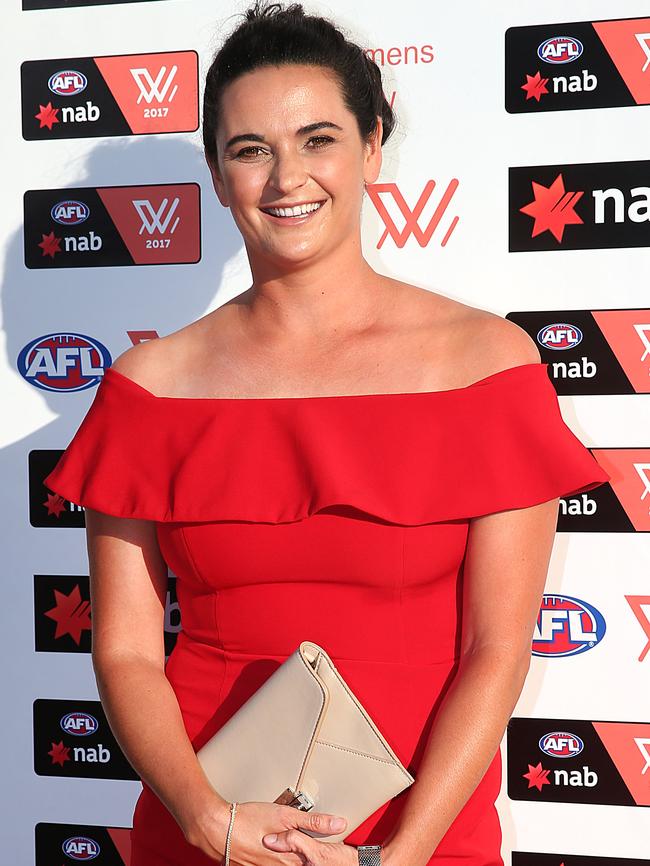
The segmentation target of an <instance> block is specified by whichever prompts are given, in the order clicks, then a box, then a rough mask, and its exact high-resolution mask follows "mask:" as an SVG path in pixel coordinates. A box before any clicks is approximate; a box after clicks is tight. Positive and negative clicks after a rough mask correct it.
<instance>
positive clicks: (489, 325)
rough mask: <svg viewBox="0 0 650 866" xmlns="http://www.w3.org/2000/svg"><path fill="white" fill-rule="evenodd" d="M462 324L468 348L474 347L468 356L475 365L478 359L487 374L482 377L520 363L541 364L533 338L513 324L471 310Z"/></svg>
mask: <svg viewBox="0 0 650 866" xmlns="http://www.w3.org/2000/svg"><path fill="white" fill-rule="evenodd" d="M471 310H472V312H471V313H470V314H468V316H467V320H466V322H465V327H466V328H467V332H466V333H467V338H468V345H472V344H475V347H476V348H475V349H474V350H473V351H472V356H473V357H474V358H475V359H476V363H477V364H479V358H482V359H483V360H482V361H480V363H481V364H482V365H484V366H485V369H486V370H487V372H484V373H483V375H485V376H489V375H491V374H492V373H499V372H501V370H504V369H507V368H509V367H516V366H518V365H520V364H538V363H540V361H541V356H540V353H539V349H538V348H537V345H536V344H535V341H534V340H533V338H532V337H531V336H530V335H529V334H528V333H527V332H526V331H524V329H523V328H521V327H520V326H519V325H517V324H516V323H515V322H512V321H510V319H505V318H504V317H503V316H499V315H498V314H496V313H492V312H490V311H489V310H482V309H479V308H476V307H474V308H471Z"/></svg>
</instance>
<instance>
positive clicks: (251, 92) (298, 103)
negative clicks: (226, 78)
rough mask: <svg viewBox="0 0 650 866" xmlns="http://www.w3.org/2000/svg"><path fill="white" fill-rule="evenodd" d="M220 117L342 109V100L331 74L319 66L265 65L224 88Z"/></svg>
mask: <svg viewBox="0 0 650 866" xmlns="http://www.w3.org/2000/svg"><path fill="white" fill-rule="evenodd" d="M221 107H222V112H223V117H224V119H226V115H228V116H229V117H233V118H235V117H247V116H250V115H257V116H259V115H260V114H261V115H267V114H275V113H276V112H277V111H278V110H282V111H285V112H292V113H294V112H301V111H305V110H313V109H314V108H318V109H319V110H320V111H319V113H322V111H323V110H324V109H326V108H329V109H330V110H339V111H340V110H341V109H342V108H343V107H344V106H343V97H342V94H341V90H340V87H339V84H338V82H337V80H336V78H335V76H334V74H333V73H332V72H331V70H328V69H325V68H323V67H321V66H303V65H286V66H279V67H278V66H265V67H260V68H258V69H254V70H252V71H251V72H246V73H245V74H244V75H241V76H239V77H238V78H236V79H235V80H234V81H232V82H231V83H230V84H229V85H228V87H226V88H225V90H224V92H223V96H222V104H221Z"/></svg>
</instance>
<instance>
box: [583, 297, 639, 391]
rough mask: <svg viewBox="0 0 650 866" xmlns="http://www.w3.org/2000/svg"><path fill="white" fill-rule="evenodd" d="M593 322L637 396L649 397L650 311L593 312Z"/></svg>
mask: <svg viewBox="0 0 650 866" xmlns="http://www.w3.org/2000/svg"><path fill="white" fill-rule="evenodd" d="M592 315H593V317H594V320H595V322H596V324H597V325H598V327H599V328H600V330H601V331H602V332H603V335H604V337H605V339H606V340H607V342H608V343H609V344H610V346H611V347H612V351H613V352H614V354H615V355H616V360H617V361H618V362H619V364H620V365H621V367H622V368H623V370H624V372H625V375H626V376H627V378H628V379H629V380H630V382H631V383H632V386H633V387H634V390H635V391H636V392H637V394H650V310H594V311H593V312H592Z"/></svg>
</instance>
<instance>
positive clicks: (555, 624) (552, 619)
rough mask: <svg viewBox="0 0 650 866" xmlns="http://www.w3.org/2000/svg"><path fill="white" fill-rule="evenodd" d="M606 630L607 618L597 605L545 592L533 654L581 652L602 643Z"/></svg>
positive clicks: (564, 654) (534, 637)
mask: <svg viewBox="0 0 650 866" xmlns="http://www.w3.org/2000/svg"><path fill="white" fill-rule="evenodd" d="M605 629H606V626H605V618H604V617H603V615H602V614H601V613H600V611H599V610H597V609H596V608H595V607H593V605H591V604H588V603H587V602H586V601H581V600H580V599H578V598H572V597H571V596H569V595H550V594H549V595H546V594H545V595H544V596H543V597H542V604H541V607H540V611H539V615H538V617H537V623H536V625H535V632H534V635H533V644H532V654H533V655H534V656H538V657H539V658H552V657H557V658H559V657H561V656H575V655H579V654H580V653H583V652H586V651H587V650H590V649H593V647H595V646H596V644H597V643H600V641H601V640H602V639H603V636H604V634H605Z"/></svg>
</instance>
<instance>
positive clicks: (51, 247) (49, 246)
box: [39, 231, 61, 258]
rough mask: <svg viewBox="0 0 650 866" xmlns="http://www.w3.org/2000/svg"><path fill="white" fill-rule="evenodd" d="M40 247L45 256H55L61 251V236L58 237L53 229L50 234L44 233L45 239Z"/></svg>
mask: <svg viewBox="0 0 650 866" xmlns="http://www.w3.org/2000/svg"><path fill="white" fill-rule="evenodd" d="M39 247H40V248H41V249H42V250H43V255H44V256H51V257H52V258H54V256H55V255H56V254H57V253H60V252H61V238H57V237H56V235H55V234H54V232H53V231H51V232H50V233H49V235H43V240H42V241H41V242H40V244H39Z"/></svg>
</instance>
